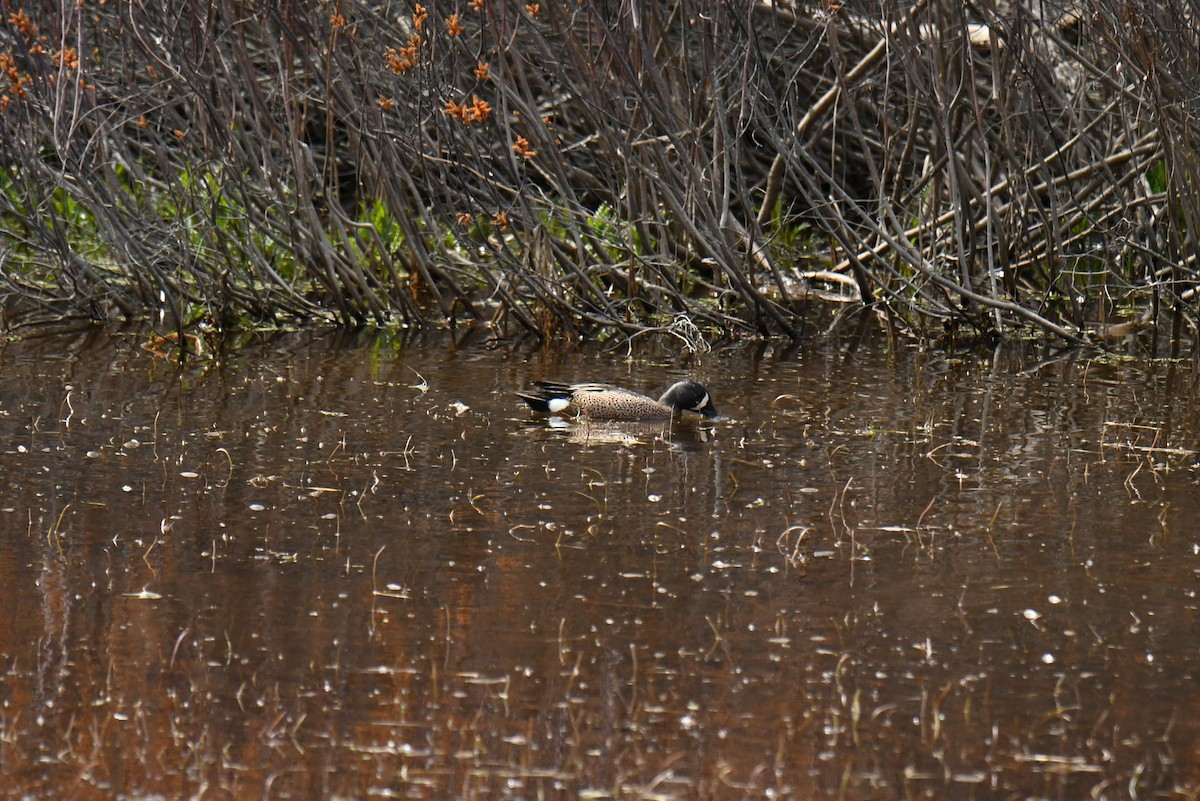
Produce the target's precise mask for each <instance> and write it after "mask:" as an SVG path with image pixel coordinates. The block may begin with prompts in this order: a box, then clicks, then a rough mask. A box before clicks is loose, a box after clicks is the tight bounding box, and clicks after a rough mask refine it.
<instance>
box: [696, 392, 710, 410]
mask: <svg viewBox="0 0 1200 801" xmlns="http://www.w3.org/2000/svg"><path fill="white" fill-rule="evenodd" d="M707 405H708V393H707V392H705V393H704V397H703V398H701V399H700V402H699V403H697V404H696V409H697V410H700V409H703V408H704V407H705V406H707Z"/></svg>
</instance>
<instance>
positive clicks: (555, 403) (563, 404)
mask: <svg viewBox="0 0 1200 801" xmlns="http://www.w3.org/2000/svg"><path fill="white" fill-rule="evenodd" d="M570 405H571V401H570V400H569V399H567V398H551V399H550V402H549V403H547V404H546V408H547V409H549V410H550V411H552V412H561V411H562V410H563V409H565V408H567V407H568V406H570Z"/></svg>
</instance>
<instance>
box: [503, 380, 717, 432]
mask: <svg viewBox="0 0 1200 801" xmlns="http://www.w3.org/2000/svg"><path fill="white" fill-rule="evenodd" d="M534 386H536V387H537V389H536V390H531V391H529V392H518V393H516V394H517V397H519V398H521V400H523V401H525V403H527V404H529V408H531V409H533V410H534V411H535V412H542V413H546V414H559V413H565V414H573V415H575V416H577V417H581V418H587V419H590V420H609V421H614V422H630V423H640V422H654V421H658V420H677V419H679V418H680V417H682V416H683V413H684V412H696V413H697V414H699V415H701V416H703V417H707V418H712V419H715V418H718V417H720V416H721V415H720V414H719V413H718V412H717V408H716V406H714V405H713V401H712V396H711V395H710V394H709V392H708V390H707V389H705V388H704V386H703V385H702V384H699V383H697V382H695V381H677V382H676V383H674V384H672V385H671V386H670V387H668V388H667V391H666V392H664V393H663V394H662V397H660V398H659V399H658V400H654V398H651V397H649V396H647V395H642V394H641V393H639V392H634V391H633V390H629V389H623V388H621V387H617V386H613V385H612V384H560V383H557V382H554V381H535V382H534Z"/></svg>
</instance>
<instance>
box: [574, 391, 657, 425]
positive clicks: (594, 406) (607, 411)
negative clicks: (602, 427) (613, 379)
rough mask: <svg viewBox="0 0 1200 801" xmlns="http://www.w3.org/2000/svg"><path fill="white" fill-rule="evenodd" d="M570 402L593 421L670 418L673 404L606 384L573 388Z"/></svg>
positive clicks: (581, 414) (634, 420)
mask: <svg viewBox="0 0 1200 801" xmlns="http://www.w3.org/2000/svg"><path fill="white" fill-rule="evenodd" d="M572 389H573V392H572V394H571V403H572V404H573V405H574V406H575V408H576V409H577V410H578V412H579V415H580V416H581V417H589V418H592V419H593V420H618V421H629V422H637V421H640V420H670V419H671V416H672V412H671V407H669V406H664V405H663V404H661V403H659V402H658V401H656V400H654V399H653V398H648V397H646V396H645V395H639V394H638V393H636V392H630V391H629V390H627V389H619V388H617V387H605V386H594V387H589V386H579V387H573V388H572Z"/></svg>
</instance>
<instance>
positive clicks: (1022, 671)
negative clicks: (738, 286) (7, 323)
mask: <svg viewBox="0 0 1200 801" xmlns="http://www.w3.org/2000/svg"><path fill="white" fill-rule="evenodd" d="M145 339H146V338H145V337H144V336H137V335H117V336H111V337H110V336H109V335H106V334H99V333H89V334H82V335H78V336H75V337H70V338H68V337H55V338H47V339H40V340H31V341H25V342H14V343H8V344H0V370H2V373H3V381H2V382H0V432H2V434H3V437H2V439H0V493H2V496H0V537H2V538H3V540H2V541H3V548H0V609H3V612H2V613H0V660H2V663H0V664H2V669H3V683H2V685H0V773H2V775H3V776H4V783H5V789H4V791H3V792H4V797H8V798H72V799H110V798H118V799H160V798H163V799H165V798H197V799H235V798H236V799H241V798H252V799H266V798H269V799H276V798H279V799H282V798H295V799H313V798H339V799H374V798H418V799H441V798H451V797H453V798H463V799H467V798H480V799H484V798H486V799H495V798H513V799H547V798H549V799H574V798H599V799H602V798H621V799H625V798H650V799H675V798H679V799H741V798H754V799H760V798H795V799H820V798H829V799H834V798H849V799H897V798H924V797H928V798H1005V799H1007V798H1056V799H1057V798H1063V799H1078V798H1088V797H1092V798H1098V799H1113V798H1147V797H1194V796H1195V794H1196V792H1197V790H1198V789H1200V687H1198V685H1197V681H1196V679H1197V671H1198V667H1197V666H1198V665H1200V659H1198V657H1200V612H1198V609H1200V600H1198V599H1197V591H1198V590H1200V534H1198V531H1200V527H1198V526H1197V524H1196V520H1197V513H1198V511H1200V510H1198V507H1200V493H1198V492H1197V480H1198V478H1200V471H1198V469H1197V463H1198V461H1200V457H1198V456H1197V454H1196V451H1195V448H1196V447H1197V443H1198V442H1200V431H1198V429H1200V415H1198V408H1197V407H1198V402H1197V398H1198V393H1197V381H1196V374H1195V372H1194V371H1193V369H1192V366H1191V365H1189V364H1177V363H1169V362H1157V363H1151V362H1146V361H1125V360H1120V359H1117V358H1115V357H1112V356H1106V357H1103V358H1100V357H1099V355H1098V354H1094V353H1093V354H1087V353H1078V354H1074V355H1071V354H1066V355H1059V356H1057V357H1053V358H1052V357H1051V355H1050V354H1047V353H1042V352H1039V351H1037V350H1035V349H1032V348H1029V349H1024V348H1023V349H1016V350H1006V351H1000V352H997V353H983V354H971V355H966V356H957V357H953V358H951V357H948V356H947V355H946V354H941V353H919V352H916V351H900V352H895V351H889V350H888V348H887V347H886V343H873V344H871V345H870V346H859V347H854V346H851V345H848V344H840V345H839V344H837V343H825V344H821V345H814V346H810V347H806V348H801V349H791V350H783V349H779V348H777V347H773V346H765V345H763V346H739V347H736V348H729V349H724V350H716V351H713V352H709V353H704V354H701V355H691V356H689V355H680V354H677V353H674V352H672V349H671V348H670V347H668V346H669V345H670V343H664V347H662V348H655V347H654V346H653V345H648V346H646V347H644V348H643V350H641V351H635V352H634V353H633V355H632V356H630V355H628V354H627V353H626V352H625V351H624V350H620V351H616V352H602V351H600V350H598V349H593V350H591V351H586V352H571V353H555V352H547V351H538V350H535V349H529V348H521V347H507V346H506V347H489V346H488V345H487V344H486V342H485V341H484V339H483V338H482V337H479V338H478V339H472V338H470V337H466V338H462V337H460V338H459V339H457V340H455V339H451V338H449V337H431V338H428V339H409V340H407V341H405V340H403V339H401V338H398V337H395V336H391V337H388V336H382V337H381V336H376V337H368V336H361V337H356V336H346V335H321V334H315V333H309V334H297V335H290V336H285V337H277V338H272V339H270V340H267V341H264V342H261V343H258V344H253V345H250V346H248V347H246V348H244V349H242V350H239V352H237V353H236V354H233V355H230V356H228V357H226V358H225V359H223V360H220V361H219V362H217V361H214V362H209V363H198V364H194V365H189V366H187V367H185V368H183V369H180V368H179V367H178V365H176V364H172V363H170V362H167V361H164V360H162V359H159V358H156V357H155V356H153V355H151V354H150V353H148V352H147V351H145V350H144V349H143V348H142V347H141V345H142V343H143V342H145ZM685 376H693V377H696V378H698V379H699V380H701V381H703V382H704V383H705V384H706V385H707V386H708V387H709V388H710V389H711V391H712V394H713V397H714V399H715V401H716V404H717V406H718V408H719V409H720V410H721V412H722V413H723V414H724V415H726V419H725V420H721V421H718V422H715V423H712V424H710V423H707V422H706V423H704V424H702V425H681V426H677V427H676V428H675V429H674V430H673V431H663V430H661V429H657V428H653V427H652V428H650V429H640V430H621V431H613V430H605V429H603V428H599V427H592V428H580V427H572V426H568V427H565V428H562V427H557V426H555V425H551V424H550V423H549V422H548V421H547V420H545V419H544V418H538V417H536V416H534V415H531V414H529V413H528V412H527V411H526V410H525V409H524V408H523V406H522V405H521V403H520V401H519V400H518V399H516V398H515V397H514V396H513V395H512V394H511V391H512V390H514V389H519V388H522V387H525V386H527V385H528V384H529V383H530V382H531V381H533V380H538V379H550V380H564V381H575V380H597V381H611V382H616V383H620V384H623V385H626V386H629V387H631V388H634V389H638V390H644V391H648V392H652V393H653V394H656V395H657V393H658V392H659V391H661V389H662V388H663V387H665V386H666V385H667V384H669V383H671V382H672V381H674V380H676V379H678V378H682V377H685Z"/></svg>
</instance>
